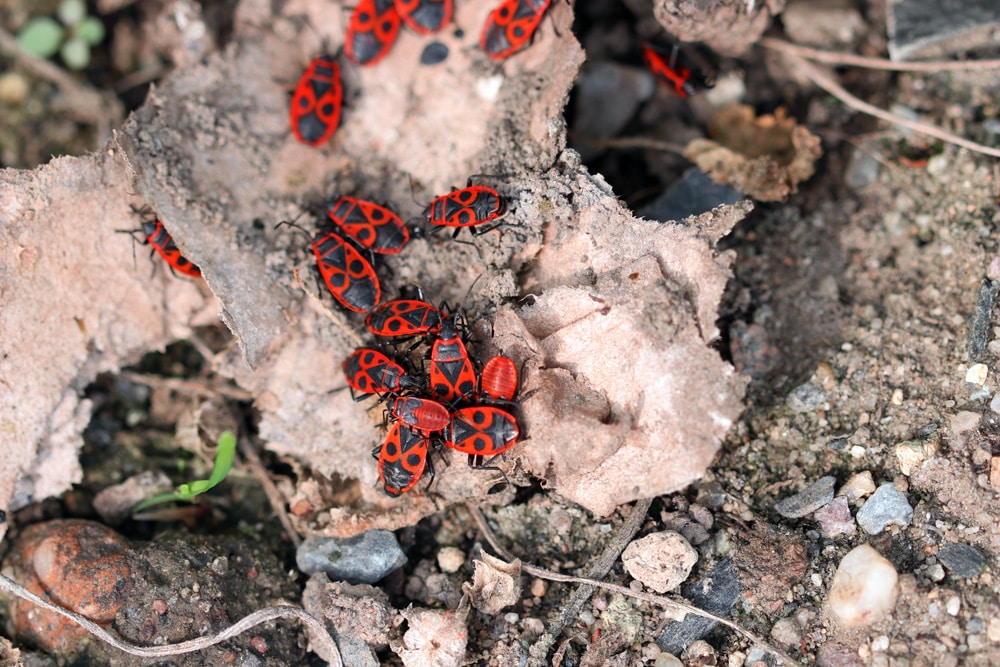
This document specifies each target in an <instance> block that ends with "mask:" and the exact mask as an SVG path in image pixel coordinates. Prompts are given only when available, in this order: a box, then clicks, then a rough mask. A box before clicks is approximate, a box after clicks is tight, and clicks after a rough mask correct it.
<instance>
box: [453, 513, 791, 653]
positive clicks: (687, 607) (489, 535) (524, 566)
mask: <svg viewBox="0 0 1000 667" xmlns="http://www.w3.org/2000/svg"><path fill="white" fill-rule="evenodd" d="M468 507H469V511H470V512H471V513H472V517H473V518H474V519H475V520H476V523H477V524H478V525H479V529H480V530H481V531H482V532H483V535H484V536H485V537H486V541H487V542H489V543H490V546H492V547H493V549H494V550H495V551H496V552H497V553H498V554H500V556H501V557H502V558H505V559H507V560H513V558H514V556H513V555H512V554H511V553H510V552H509V551H507V549H506V548H504V547H503V545H501V544H500V542H499V540H498V539H497V537H496V535H495V534H494V532H493V529H492V528H490V526H489V524H488V523H487V522H486V517H485V516H484V515H483V513H482V510H480V509H479V508H478V507H476V506H474V505H471V504H470V505H469V506H468ZM521 571H522V572H524V573H526V574H530V575H531V576H534V577H538V578H540V579H547V580H549V581H561V582H566V583H576V584H587V585H590V586H596V587H598V588H603V589H605V590H609V591H613V592H615V593H621V594H622V595H626V596H629V597H633V598H635V599H637V600H642V601H643V602H649V603H650V604H655V605H657V606H660V607H665V608H667V609H670V610H673V611H675V612H682V613H684V614H694V615H695V616H701V617H702V618H707V619H709V620H711V621H715V622H716V623H719V624H720V625H724V626H726V627H727V628H729V629H730V630H733V631H734V632H737V633H739V634H741V635H743V636H744V637H746V638H747V639H749V640H750V641H751V642H753V643H754V644H756V645H757V646H759V647H761V648H762V649H764V650H765V651H768V652H770V653H773V654H774V655H776V656H777V657H779V658H780V659H782V660H784V661H785V662H787V663H788V664H789V665H793V666H794V667H803V665H802V663H800V662H798V661H797V660H795V659H794V658H792V657H791V656H790V655H788V654H787V653H785V652H784V651H782V650H781V649H779V648H777V647H776V646H773V645H771V644H770V643H768V642H767V641H765V640H764V639H763V638H761V637H759V636H757V635H755V634H754V633H752V632H750V631H749V630H746V629H745V628H743V627H741V626H739V625H737V624H736V623H733V622H732V621H729V620H727V619H725V618H722V617H721V616H716V615H715V614H712V613H709V612H707V611H705V610H704V609H699V608H698V607H695V606H694V605H692V604H690V603H688V602H685V601H682V600H678V599H677V598H672V597H667V596H665V595H653V594H651V593H646V592H645V591H637V590H632V589H631V588H626V587H625V586H619V585H617V584H612V583H608V582H605V581H598V580H595V579H587V578H584V577H573V576H570V575H566V574H559V573H558V572H551V571H549V570H545V569H542V568H540V567H535V566H534V565H530V564H528V563H525V562H523V561H522V562H521Z"/></svg>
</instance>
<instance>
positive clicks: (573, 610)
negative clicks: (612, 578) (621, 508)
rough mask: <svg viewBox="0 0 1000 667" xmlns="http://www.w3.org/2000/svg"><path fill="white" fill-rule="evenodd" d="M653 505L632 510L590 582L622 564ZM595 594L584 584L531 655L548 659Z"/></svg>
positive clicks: (649, 501)
mask: <svg viewBox="0 0 1000 667" xmlns="http://www.w3.org/2000/svg"><path fill="white" fill-rule="evenodd" d="M652 504H653V499H652V498H644V499H642V500H639V501H638V502H636V504H635V507H633V508H632V513H631V514H630V515H629V516H628V518H627V519H625V521H624V522H623V523H622V525H621V527H620V528H619V529H618V532H617V533H616V534H615V536H614V539H612V540H611V542H610V543H609V544H608V545H607V546H606V547H604V550H603V551H602V552H601V555H600V556H598V558H597V561H596V562H595V563H594V564H593V565H592V566H591V568H590V570H589V571H588V572H587V578H588V579H603V578H604V577H606V576H607V574H608V572H610V571H611V568H612V567H614V565H615V563H616V562H618V557H619V556H620V555H621V553H622V551H624V550H625V547H626V546H628V543H629V542H631V541H632V538H633V537H635V534H636V533H637V532H638V531H639V528H640V527H642V522H643V521H644V520H645V518H646V515H647V514H648V513H649V507H650V505H652ZM595 590H596V589H595V588H594V586H593V585H592V584H584V585H582V586H580V587H578V588H577V589H576V590H575V591H573V595H571V596H570V598H569V601H567V602H566V606H564V607H563V610H562V612H561V613H560V614H559V618H558V619H556V622H555V623H553V624H552V625H551V626H550V627H549V630H548V632H547V633H546V634H545V635H542V638H541V639H539V640H538V644H537V645H536V646H535V647H533V648H532V650H531V654H533V655H536V656H541V655H543V654H546V655H547V654H548V652H549V649H550V648H551V647H552V643H553V642H554V641H555V640H556V638H558V637H559V635H561V634H562V632H563V630H564V629H565V628H566V626H567V625H569V624H570V623H571V622H572V621H573V619H575V618H576V617H577V616H579V615H580V610H581V609H582V608H583V605H584V603H585V602H586V601H587V600H589V599H590V596H592V595H593V594H594V591H595ZM529 664H530V663H529Z"/></svg>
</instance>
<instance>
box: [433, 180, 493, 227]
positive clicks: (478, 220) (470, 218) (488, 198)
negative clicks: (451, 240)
mask: <svg viewBox="0 0 1000 667" xmlns="http://www.w3.org/2000/svg"><path fill="white" fill-rule="evenodd" d="M505 213H507V201H506V200H505V199H504V198H503V196H502V195H501V194H500V193H499V192H497V191H496V190H494V189H493V188H491V187H489V186H487V185H473V184H472V181H471V179H470V181H469V183H468V184H467V185H466V187H464V188H461V189H459V190H452V191H451V192H450V193H448V194H446V195H442V196H440V197H438V198H436V199H435V200H434V201H432V202H431V203H430V205H429V206H428V207H427V208H426V209H424V213H423V215H424V217H425V218H426V219H427V221H428V222H430V223H431V224H433V225H437V226H439V227H457V228H458V229H456V230H455V233H456V234H457V233H458V231H459V230H460V229H462V228H465V227H469V228H470V231H472V233H473V234H479V233H482V232H483V231H487V230H480V229H473V228H475V227H476V226H477V225H482V224H483V223H486V222H490V221H492V220H496V219H497V218H499V217H501V216H503V215H504V214H505Z"/></svg>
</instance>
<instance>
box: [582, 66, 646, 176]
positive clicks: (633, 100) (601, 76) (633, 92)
mask: <svg viewBox="0 0 1000 667" xmlns="http://www.w3.org/2000/svg"><path fill="white" fill-rule="evenodd" d="M655 90H656V82H655V81H654V80H653V77H652V76H651V75H650V74H649V73H648V72H646V71H645V70H641V69H638V68H635V67H628V66H625V65H618V64H615V63H611V62H601V63H598V64H596V65H593V66H590V67H585V68H584V69H583V70H582V71H581V72H580V76H579V77H578V78H577V83H576V94H577V105H576V113H575V115H574V118H573V123H572V124H573V129H574V130H575V131H576V132H578V133H579V134H581V135H584V136H587V137H593V138H595V139H607V138H608V137H613V136H616V135H617V134H618V133H619V132H620V131H621V130H622V129H624V127H625V126H626V125H627V124H628V122H629V120H631V119H632V116H634V115H635V112H636V110H637V109H638V108H639V105H640V104H642V103H643V102H644V101H646V100H648V99H649V98H650V97H651V96H652V95H653V92H654V91H655ZM574 147H575V148H576V149H577V151H578V152H579V153H580V155H581V156H582V157H583V159H584V160H585V161H586V160H588V159H591V158H593V157H594V156H596V155H599V154H600V153H602V152H603V151H604V149H603V148H600V147H597V146H592V145H589V144H586V143H581V144H580V145H579V146H574Z"/></svg>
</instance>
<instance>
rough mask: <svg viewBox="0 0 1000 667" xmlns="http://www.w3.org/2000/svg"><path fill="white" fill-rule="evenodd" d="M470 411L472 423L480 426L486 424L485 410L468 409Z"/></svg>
mask: <svg viewBox="0 0 1000 667" xmlns="http://www.w3.org/2000/svg"><path fill="white" fill-rule="evenodd" d="M470 412H471V413H472V415H471V417H472V423H473V424H475V425H476V426H479V427H482V426H483V425H485V424H486V420H487V414H486V411H485V410H470Z"/></svg>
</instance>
